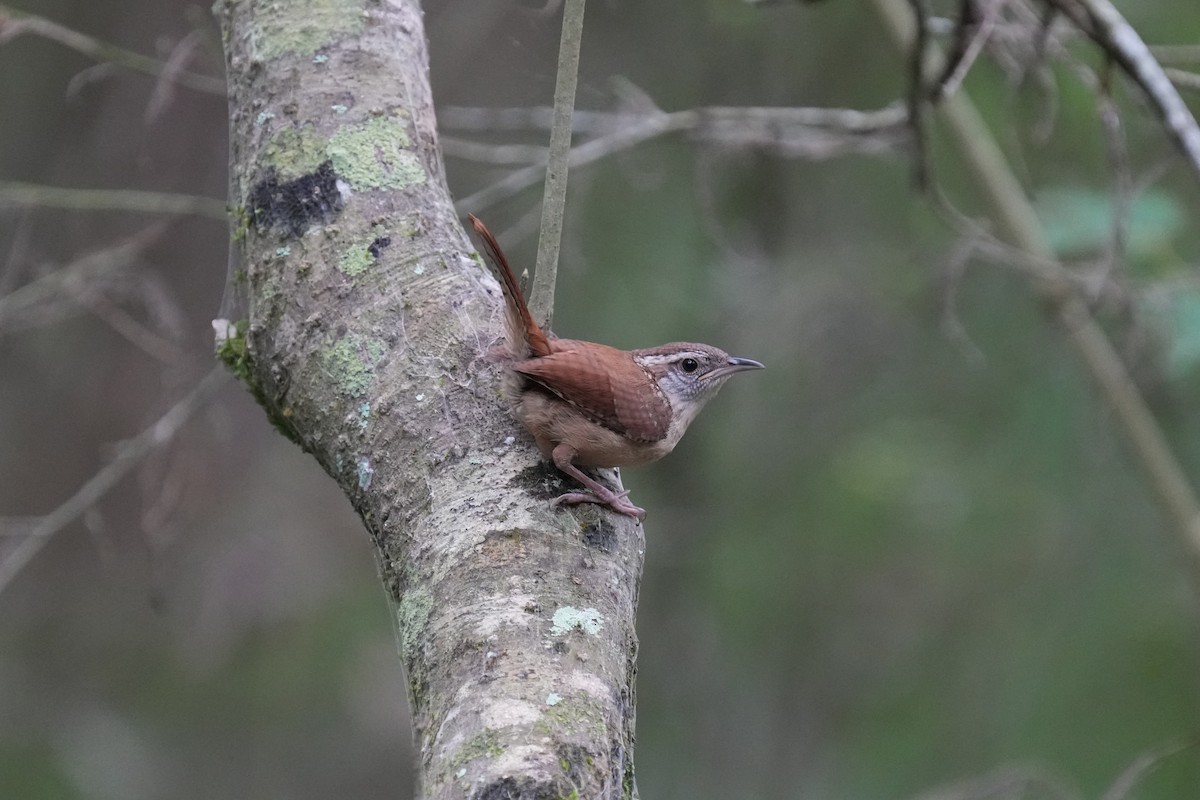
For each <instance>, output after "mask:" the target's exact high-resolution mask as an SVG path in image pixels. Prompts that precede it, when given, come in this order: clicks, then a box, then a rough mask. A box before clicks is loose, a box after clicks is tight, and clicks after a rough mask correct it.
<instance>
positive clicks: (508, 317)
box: [467, 214, 763, 521]
mask: <svg viewBox="0 0 1200 800" xmlns="http://www.w3.org/2000/svg"><path fill="white" fill-rule="evenodd" d="M467 216H468V219H469V220H470V223H471V226H472V228H474V231H475V234H476V236H477V237H478V239H479V242H480V244H481V252H482V254H483V257H484V260H485V261H486V262H487V264H488V266H489V267H490V269H491V271H492V273H493V275H494V276H495V278H496V279H497V281H499V283H500V288H501V290H502V292H503V294H504V300H505V345H504V346H502V347H500V348H497V356H496V358H497V360H498V361H500V362H501V365H502V367H503V370H504V380H503V381H502V384H501V385H502V393H503V395H504V397H505V399H506V400H507V401H508V403H509V405H510V407H511V408H512V412H513V416H515V417H516V418H517V420H519V421H520V422H521V424H522V425H523V426H524V427H525V429H526V430H528V431H529V433H530V434H531V435H532V436H533V439H534V442H535V443H536V444H537V447H538V450H539V451H541V454H542V456H543V457H544V458H546V460H548V461H550V462H551V463H553V464H554V466H555V467H557V468H558V469H559V470H561V471H562V472H564V473H565V474H567V475H569V476H571V477H572V478H574V479H575V480H576V481H578V482H579V483H580V484H582V485H583V486H584V487H585V488H586V489H587V490H588V491H586V492H579V491H569V492H566V493H564V494H562V495H560V496H558V497H556V498H555V499H554V500H553V501H552V503H551V505H552V506H553V507H557V506H560V505H573V504H577V503H596V504H599V505H602V506H607V507H609V508H611V509H612V510H613V511H615V512H617V513H619V514H625V515H627V516H630V517H634V518H635V519H637V520H639V521H641V520H642V519H644V518H645V515H646V511H645V509H642V508H639V507H638V506H636V505H634V504H633V503H632V502H631V501H630V500H629V499H628V495H629V492H628V490H624V491H621V492H616V491H614V490H612V489H610V488H609V487H607V486H605V485H604V484H602V483H601V482H600V481H598V480H596V479H595V478H593V477H591V476H590V475H588V474H587V473H586V472H584V471H583V469H582V468H584V467H591V468H611V467H626V466H633V465H637V464H647V463H650V462H652V461H657V460H658V459H660V458H662V457H663V456H665V455H667V454H668V453H670V452H671V451H672V450H673V449H675V445H677V444H678V443H679V440H680V439H681V438H682V437H683V434H684V433H685V432H686V431H687V429H688V426H689V425H691V423H692V421H693V420H694V419H695V418H696V415H697V414H699V413H700V410H701V409H702V408H703V407H704V405H705V403H707V402H708V401H709V400H711V399H712V398H713V397H714V396H716V394H717V391H718V390H719V389H720V388H721V386H723V385H724V384H725V382H726V381H727V380H728V379H729V378H730V377H732V376H733V375H736V374H737V373H739V372H745V371H748V370H757V369H763V365H762V364H761V363H760V362H758V361H755V360H753V359H750V358H738V357H735V356H731V355H729V354H728V353H726V352H725V351H724V350H721V349H720V348H717V347H713V346H712V345H707V344H699V343H695V342H672V343H670V344H664V345H659V346H658V347H648V348H644V349H639V350H621V349H618V348H616V347H610V346H608V345H604V344H598V343H596V342H587V341H581V340H577V339H559V338H556V337H555V336H554V335H553V334H551V333H550V332H549V331H546V330H543V329H542V327H541V326H540V325H538V323H537V322H536V320H534V318H533V315H532V314H531V313H530V311H529V306H528V305H527V304H526V302H525V296H524V294H523V293H522V291H521V287H520V284H518V283H517V279H516V276H515V275H514V274H513V271H512V267H510V266H509V263H508V259H507V258H506V257H505V255H504V252H503V251H502V250H501V249H500V245H499V243H498V242H497V241H496V238H495V237H494V236H493V235H492V233H491V231H489V230H488V229H487V226H486V225H484V224H483V222H481V221H480V220H479V218H477V217H476V216H475V215H473V214H468V215H467Z"/></svg>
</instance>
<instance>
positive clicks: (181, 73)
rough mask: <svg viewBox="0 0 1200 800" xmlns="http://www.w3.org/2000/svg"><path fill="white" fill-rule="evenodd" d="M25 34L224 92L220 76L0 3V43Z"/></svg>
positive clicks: (205, 89)
mask: <svg viewBox="0 0 1200 800" xmlns="http://www.w3.org/2000/svg"><path fill="white" fill-rule="evenodd" d="M26 33H32V34H36V35H38V36H41V37H43V38H46V39H50V40H51V41H55V42H58V43H59V44H61V45H63V46H65V47H69V48H71V49H72V50H75V51H77V52H79V53H83V54H84V55H85V56H88V57H90V58H93V59H95V60H96V61H100V62H103V63H106V64H115V65H116V66H118V67H124V68H125V69H128V70H132V71H134V72H140V73H142V74H144V75H151V76H153V77H155V78H165V79H168V80H170V81H173V82H174V83H177V84H179V85H180V86H186V87H187V88H189V89H194V90H195V91H198V92H205V93H206V94H216V95H223V94H225V82H224V81H222V80H221V79H220V78H213V77H210V76H208V75H200V74H198V73H195V72H188V71H187V70H183V69H173V68H171V67H170V66H168V65H167V64H164V63H163V62H161V61H159V60H158V59H155V58H150V57H149V56H144V55H142V54H141V53H135V52H133V51H132V50H126V49H125V48H123V47H117V46H116V45H115V44H110V43H108V42H102V41H100V40H99V39H97V38H95V37H92V36H88V35H86V34H83V33H80V32H79V31H76V30H72V29H71V28H68V27H66V26H65V25H60V24H58V23H57V22H54V21H52V20H48V19H46V18H45V17H39V16H38V15H37V14H30V13H29V12H27V11H19V10H17V9H15V8H12V7H10V6H8V5H5V4H0V44H3V43H4V42H7V41H10V40H12V39H15V38H17V37H18V36H20V35H22V34H26Z"/></svg>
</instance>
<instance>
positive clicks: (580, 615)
mask: <svg viewBox="0 0 1200 800" xmlns="http://www.w3.org/2000/svg"><path fill="white" fill-rule="evenodd" d="M553 623H554V624H553V626H551V628H550V633H551V634H553V635H555V636H562V635H563V634H564V633H567V632H569V631H573V630H575V629H576V628H578V629H579V630H581V631H583V632H584V633H586V634H588V635H589V636H599V635H600V629H601V628H602V627H604V617H602V616H601V615H600V612H599V611H597V610H596V609H594V608H583V609H579V608H575V607H574V606H563V607H562V608H560V609H558V610H557V611H555V612H554V618H553Z"/></svg>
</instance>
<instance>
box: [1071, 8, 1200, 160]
mask: <svg viewBox="0 0 1200 800" xmlns="http://www.w3.org/2000/svg"><path fill="white" fill-rule="evenodd" d="M1051 2H1053V3H1054V4H1055V5H1056V6H1057V7H1058V9H1059V10H1060V11H1062V12H1063V13H1064V14H1065V15H1067V16H1068V17H1070V18H1071V19H1072V20H1074V21H1075V23H1076V24H1077V25H1079V26H1080V28H1081V29H1082V30H1083V32H1084V33H1086V34H1087V35H1088V36H1089V37H1090V38H1091V39H1092V41H1094V42H1095V43H1096V44H1098V45H1099V46H1100V47H1101V48H1103V49H1104V51H1105V52H1106V53H1107V54H1108V56H1109V57H1110V58H1112V59H1113V60H1114V61H1116V62H1117V63H1118V64H1120V65H1121V68H1122V69H1123V70H1124V71H1125V73H1126V74H1127V75H1128V76H1129V77H1130V78H1131V79H1132V80H1133V81H1134V83H1136V84H1137V85H1138V86H1140V87H1141V88H1142V91H1143V92H1145V93H1146V96H1147V98H1149V100H1150V104H1151V105H1152V106H1153V107H1154V108H1155V110H1156V111H1157V112H1158V115H1159V117H1160V118H1161V119H1162V122H1163V126H1164V127H1165V128H1166V129H1167V132H1168V133H1169V134H1170V136H1171V138H1172V139H1173V140H1174V141H1175V144H1176V146H1177V147H1178V148H1179V150H1180V152H1181V153H1182V154H1183V156H1184V158H1185V159H1186V160H1187V161H1188V163H1189V164H1190V165H1191V167H1192V171H1193V172H1195V173H1196V177H1197V178H1200V126H1198V125H1197V124H1196V118H1195V117H1194V116H1192V112H1191V110H1190V109H1189V108H1188V107H1187V104H1186V103H1184V102H1183V98H1182V97H1180V96H1179V92H1178V91H1176V89H1175V86H1174V85H1173V84H1172V83H1171V79H1170V77H1169V76H1168V75H1167V73H1166V72H1165V71H1164V70H1163V67H1162V65H1161V64H1159V63H1158V60H1157V59H1156V58H1155V57H1154V54H1153V53H1152V52H1151V51H1150V48H1149V47H1148V46H1147V45H1146V43H1145V42H1144V41H1142V37H1141V36H1139V35H1138V32H1137V31H1135V30H1134V29H1133V26H1132V25H1130V24H1129V23H1128V22H1126V21H1125V18H1124V17H1123V16H1121V12H1120V11H1118V10H1117V9H1116V7H1114V6H1113V5H1112V3H1110V2H1108V0H1051Z"/></svg>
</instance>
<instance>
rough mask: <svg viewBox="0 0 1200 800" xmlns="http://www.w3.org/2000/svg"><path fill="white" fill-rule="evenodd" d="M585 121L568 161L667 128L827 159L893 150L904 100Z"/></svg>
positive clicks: (532, 113) (502, 123)
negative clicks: (586, 136)
mask: <svg viewBox="0 0 1200 800" xmlns="http://www.w3.org/2000/svg"><path fill="white" fill-rule="evenodd" d="M438 115H439V120H440V121H441V122H442V123H443V124H444V125H445V126H447V127H451V128H455V127H456V128H459V129H465V130H473V131H484V130H499V131H525V130H538V129H543V128H544V127H545V126H546V125H547V124H548V121H549V111H548V109H545V108H533V109H479V108H461V107H453V108H444V109H440V110H439V111H438ZM580 117H582V118H584V119H585V123H584V124H582V125H579V126H577V127H581V128H585V129H586V130H588V131H590V132H594V133H597V134H598V135H596V137H595V138H594V139H591V140H589V141H587V142H585V143H584V144H581V145H578V146H576V147H574V148H572V149H571V153H570V159H569V161H570V165H571V167H572V168H578V167H582V166H584V165H585V164H590V163H592V162H594V161H599V160H600V159H603V158H607V157H608V156H610V155H612V154H614V153H617V152H620V151H622V150H627V149H629V148H632V147H634V146H636V145H638V144H641V143H642V142H646V141H649V140H651V139H656V138H658V137H660V136H665V135H668V134H672V133H678V132H687V133H690V134H691V136H692V138H693V139H694V140H696V141H700V142H703V143H706V144H712V145H716V146H720V147H724V148H728V149H745V150H763V151H767V152H776V153H779V154H781V155H787V156H790V157H797V156H801V157H813V158H828V157H830V156H832V155H836V154H839V153H844V152H860V153H861V152H866V153H878V152H882V151H891V150H895V149H896V148H897V147H898V146H899V145H900V144H902V143H906V142H907V133H906V131H905V124H906V120H907V119H908V115H907V113H906V112H905V109H904V106H903V105H902V104H892V105H890V106H887V107H885V108H882V109H879V110H876V111H859V110H857V109H847V108H765V107H747V108H737V107H722V106H717V107H709V108H699V109H692V110H688V111H675V112H671V113H667V112H664V111H660V110H657V109H654V110H647V111H642V112H640V113H637V114H633V113H628V112H612V113H605V112H595V111H593V112H579V114H578V115H577V117H576V119H577V120H578V119H579V118H580ZM544 172H545V167H544V166H543V165H541V164H534V165H532V166H529V167H525V168H524V169H519V170H517V171H515V172H512V173H510V174H509V175H507V176H505V177H504V178H503V179H501V180H500V181H498V182H496V183H494V184H492V185H491V186H488V187H486V188H484V189H481V190H480V191H478V192H476V193H474V194H472V195H470V196H468V197H464V198H463V199H461V200H459V201H458V202H457V203H455V208H457V209H458V210H459V211H472V212H476V213H478V211H479V210H480V209H486V208H488V207H489V206H492V205H494V204H496V203H498V202H500V201H501V200H504V199H506V198H508V197H511V196H513V195H515V194H517V193H519V192H521V191H524V190H525V189H528V188H529V187H531V186H534V185H535V184H536V183H537V182H538V181H539V180H541V177H542V175H543V173H544Z"/></svg>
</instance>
